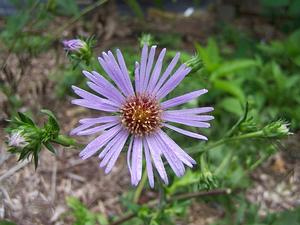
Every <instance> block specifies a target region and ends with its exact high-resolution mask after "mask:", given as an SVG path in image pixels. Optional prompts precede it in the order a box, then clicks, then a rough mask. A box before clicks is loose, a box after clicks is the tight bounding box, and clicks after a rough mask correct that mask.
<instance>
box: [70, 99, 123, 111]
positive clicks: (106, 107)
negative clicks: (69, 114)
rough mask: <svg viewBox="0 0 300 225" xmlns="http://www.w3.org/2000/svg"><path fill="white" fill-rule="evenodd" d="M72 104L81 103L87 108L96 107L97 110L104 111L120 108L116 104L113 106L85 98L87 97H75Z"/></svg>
mask: <svg viewBox="0 0 300 225" xmlns="http://www.w3.org/2000/svg"><path fill="white" fill-rule="evenodd" d="M71 103H72V104H74V105H79V106H82V107H85V108H89V109H96V110H100V111H104V112H117V111H119V109H118V108H117V107H115V106H111V105H107V104H105V103H103V104H101V103H95V102H92V101H89V100H85V99H73V100H72V101H71Z"/></svg>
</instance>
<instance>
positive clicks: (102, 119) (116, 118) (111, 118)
mask: <svg viewBox="0 0 300 225" xmlns="http://www.w3.org/2000/svg"><path fill="white" fill-rule="evenodd" d="M115 121H120V117H119V116H100V117H95V118H84V119H81V120H79V123H82V124H96V123H108V122H115Z"/></svg>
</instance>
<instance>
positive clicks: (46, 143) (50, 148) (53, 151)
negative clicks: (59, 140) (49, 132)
mask: <svg viewBox="0 0 300 225" xmlns="http://www.w3.org/2000/svg"><path fill="white" fill-rule="evenodd" d="M44 145H45V147H46V148H47V149H48V150H49V151H50V152H52V153H54V154H56V153H57V151H56V149H55V148H54V147H53V145H52V144H51V143H50V142H45V143H44Z"/></svg>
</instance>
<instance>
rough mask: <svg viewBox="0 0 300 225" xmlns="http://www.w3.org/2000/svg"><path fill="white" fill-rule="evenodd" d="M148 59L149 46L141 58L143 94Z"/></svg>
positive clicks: (143, 50) (144, 48) (143, 51)
mask: <svg viewBox="0 0 300 225" xmlns="http://www.w3.org/2000/svg"><path fill="white" fill-rule="evenodd" d="M147 58H148V46H147V45H146V44H145V45H144V47H143V49H142V56H141V67H140V83H141V90H140V91H141V92H144V89H143V88H144V86H145V85H144V82H145V73H146V65H147Z"/></svg>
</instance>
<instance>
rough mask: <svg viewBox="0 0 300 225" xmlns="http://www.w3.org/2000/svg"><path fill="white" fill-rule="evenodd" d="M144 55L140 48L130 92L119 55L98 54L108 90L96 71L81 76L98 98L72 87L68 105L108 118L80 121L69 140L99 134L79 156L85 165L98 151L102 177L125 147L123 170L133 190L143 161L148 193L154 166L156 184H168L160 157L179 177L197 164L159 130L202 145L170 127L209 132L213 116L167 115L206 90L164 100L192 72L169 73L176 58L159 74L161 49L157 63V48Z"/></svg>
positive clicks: (183, 69) (199, 112)
mask: <svg viewBox="0 0 300 225" xmlns="http://www.w3.org/2000/svg"><path fill="white" fill-rule="evenodd" d="M148 51H149V49H148V46H147V45H144V47H143V50H142V56H141V62H140V63H138V62H136V65H135V80H134V86H133V85H132V82H131V80H130V77H129V74H128V70H127V67H126V65H125V61H124V58H123V56H122V53H121V52H120V50H117V58H115V57H114V55H113V54H112V53H111V52H110V51H109V52H107V53H105V52H103V54H102V56H101V57H99V58H98V59H99V62H100V64H101V66H102V67H103V69H104V70H105V72H106V73H107V75H108V76H109V77H110V78H111V80H112V81H113V82H114V83H113V84H112V83H110V82H109V81H108V80H107V79H105V78H104V77H103V76H102V75H100V74H99V73H97V72H95V71H92V72H87V71H83V74H84V75H85V76H86V77H87V78H88V79H89V81H88V82H87V85H88V86H89V87H90V88H91V89H92V90H93V91H95V92H96V93H97V94H98V95H95V94H92V93H89V92H87V91H85V90H82V89H80V88H78V87H75V86H73V90H74V92H75V93H76V94H77V95H78V96H80V97H81V99H75V100H72V103H73V104H76V105H79V106H83V107H86V108H90V109H96V110H99V111H104V112H107V113H111V114H112V115H109V116H99V117H96V118H84V119H81V120H80V121H79V123H80V125H79V126H78V127H77V128H75V129H73V130H72V131H71V134H76V135H90V134H95V133H99V132H102V133H101V134H100V135H99V136H98V137H97V138H95V139H94V140H93V141H91V142H90V143H89V144H88V145H87V146H86V147H85V148H84V149H83V150H82V151H81V152H80V156H81V158H82V159H87V158H89V157H91V156H92V155H94V154H96V153H97V152H98V151H100V150H102V151H101V152H100V154H99V158H100V159H101V163H100V167H106V169H105V172H106V173H108V172H110V171H111V170H112V168H113V166H114V165H115V163H116V161H117V158H118V156H119V154H120V152H121V151H122V150H123V149H124V148H125V147H124V146H125V143H126V142H128V143H129V144H128V151H127V164H128V168H129V171H130V174H131V182H132V184H133V185H137V184H138V183H139V181H140V179H141V175H142V167H143V166H142V161H143V157H145V160H146V170H147V175H148V180H149V184H150V186H151V187H153V186H154V176H153V166H154V167H155V168H156V170H157V172H158V174H159V175H160V177H161V179H162V180H163V181H164V182H165V183H166V184H167V183H168V177H167V173H166V170H165V168H164V164H163V161H162V157H164V158H165V159H166V160H167V162H168V163H169V164H170V166H171V168H172V169H173V171H174V172H175V174H176V175H177V176H182V175H183V174H184V172H185V166H184V165H187V166H189V167H192V166H193V164H195V163H196V162H195V161H194V160H193V159H192V158H191V157H190V156H189V155H188V154H187V153H186V152H185V151H184V150H183V149H182V148H181V147H179V146H178V145H177V144H176V143H175V142H174V141H173V140H172V139H171V138H170V137H169V136H168V135H167V134H166V133H165V131H163V129H165V128H169V129H171V130H173V131H175V132H178V133H181V134H183V135H186V136H189V137H192V138H197V139H200V140H207V138H206V137H205V136H203V135H201V134H198V133H194V132H191V131H188V130H185V129H182V128H178V127H176V126H174V125H171V124H170V123H177V124H182V125H187V126H193V127H200V128H208V127H210V124H209V123H208V121H210V120H212V119H213V116H210V115H204V114H205V113H208V112H211V111H212V110H213V108H212V107H202V108H193V109H178V110H176V109H173V110H171V109H170V108H173V107H176V106H179V105H182V104H184V103H186V102H188V101H190V100H193V99H196V98H197V97H199V96H200V95H203V94H205V93H206V92H207V90H206V89H201V90H197V91H193V92H190V93H187V94H184V95H181V96H178V97H175V98H172V99H170V100H163V99H164V98H165V97H166V96H167V95H168V94H169V93H170V92H171V91H172V90H174V89H175V88H176V86H178V85H179V84H180V82H181V81H182V80H183V79H184V77H185V76H186V75H187V74H188V73H189V72H190V70H191V69H190V68H189V67H187V66H186V65H185V64H182V65H181V66H180V67H178V69H176V71H175V72H173V70H174V68H175V66H176V64H177V62H178V59H179V53H177V54H176V55H175V57H174V58H173V59H172V61H171V63H170V64H169V65H168V66H167V68H166V70H165V71H164V72H163V73H162V64H163V58H164V56H165V54H166V49H163V50H162V51H161V52H160V54H159V56H158V59H157V61H156V62H154V57H155V51H156V46H152V47H151V48H150V51H149V52H148Z"/></svg>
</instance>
